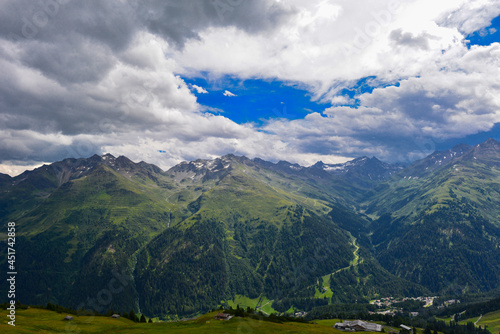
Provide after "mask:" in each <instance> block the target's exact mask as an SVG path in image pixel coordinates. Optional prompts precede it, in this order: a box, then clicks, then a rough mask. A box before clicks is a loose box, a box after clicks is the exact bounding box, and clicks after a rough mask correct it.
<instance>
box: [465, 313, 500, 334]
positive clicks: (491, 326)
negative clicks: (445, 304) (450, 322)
mask: <svg viewBox="0 0 500 334" xmlns="http://www.w3.org/2000/svg"><path fill="white" fill-rule="evenodd" d="M477 319H479V317H475V318H471V319H466V320H464V321H460V323H462V322H463V323H467V322H469V321H472V322H476V321H477ZM477 325H478V326H481V327H484V326H485V325H487V326H488V330H489V331H490V332H491V333H492V334H499V333H500V310H498V311H495V312H490V313H487V314H485V315H483V317H482V318H481V320H479V322H478V323H477Z"/></svg>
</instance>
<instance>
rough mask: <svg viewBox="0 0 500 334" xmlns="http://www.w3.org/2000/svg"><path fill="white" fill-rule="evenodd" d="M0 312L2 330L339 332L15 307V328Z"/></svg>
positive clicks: (325, 324)
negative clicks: (70, 316)
mask: <svg viewBox="0 0 500 334" xmlns="http://www.w3.org/2000/svg"><path fill="white" fill-rule="evenodd" d="M0 314H1V316H2V319H3V321H2V323H1V324H0V332H2V333H75V334H76V333H79V334H85V333H137V334H141V333H144V334H147V333H259V334H260V333H264V334H266V333H297V334H298V333H342V332H340V331H338V330H335V329H333V328H332V325H333V324H334V321H332V320H326V321H318V323H298V322H284V323H274V322H269V321H263V320H258V319H249V318H237V317H236V318H232V319H230V320H228V321H220V320H215V319H214V316H215V315H216V314H217V312H212V313H208V314H205V315H203V316H201V317H199V318H197V319H194V320H188V321H176V322H155V323H151V324H150V323H135V322H132V321H130V320H128V319H124V318H120V319H113V318H110V317H101V316H99V317H92V316H73V320H71V321H65V320H63V319H64V317H65V316H66V314H65V313H57V312H54V311H48V310H42V309H36V308H30V309H26V310H17V312H16V326H15V327H13V326H10V325H8V324H7V320H8V318H7V317H6V315H7V311H6V310H1V311H0ZM366 333H369V332H366Z"/></svg>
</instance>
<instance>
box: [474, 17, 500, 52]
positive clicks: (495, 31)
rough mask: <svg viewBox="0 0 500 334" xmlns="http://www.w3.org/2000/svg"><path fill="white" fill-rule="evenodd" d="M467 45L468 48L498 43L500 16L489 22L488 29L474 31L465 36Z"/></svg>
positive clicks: (499, 40) (499, 38)
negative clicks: (467, 41)
mask: <svg viewBox="0 0 500 334" xmlns="http://www.w3.org/2000/svg"><path fill="white" fill-rule="evenodd" d="M467 40H469V43H468V44H467V46H468V47H469V48H470V47H471V46H472V45H482V46H485V45H490V44H491V43H495V42H500V16H497V17H496V18H494V19H493V20H492V21H491V25H490V26H489V27H486V28H483V29H481V30H479V31H475V32H473V33H472V34H470V35H469V36H467Z"/></svg>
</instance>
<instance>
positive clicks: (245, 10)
mask: <svg viewBox="0 0 500 334" xmlns="http://www.w3.org/2000/svg"><path fill="white" fill-rule="evenodd" d="M134 7H135V9H136V11H137V16H138V17H139V20H140V21H141V22H142V23H143V24H145V25H146V26H147V27H148V29H149V30H150V31H151V32H154V33H157V34H159V35H161V36H163V37H164V38H165V39H166V40H168V41H169V42H172V43H174V44H175V45H177V46H179V47H182V46H183V45H184V43H185V42H186V41H187V40H188V39H189V38H198V32H199V31H201V30H203V29H205V28H207V27H221V26H235V27H238V28H240V29H242V30H245V31H247V32H249V33H258V32H262V31H267V30H272V29H273V28H275V27H277V26H280V25H281V24H282V23H283V21H285V20H287V19H288V18H290V17H291V15H293V14H295V10H293V9H292V8H290V7H287V6H286V5H280V4H275V3H274V4H269V2H267V1H263V0H210V1H206V0H192V1H162V0H149V1H140V2H134Z"/></svg>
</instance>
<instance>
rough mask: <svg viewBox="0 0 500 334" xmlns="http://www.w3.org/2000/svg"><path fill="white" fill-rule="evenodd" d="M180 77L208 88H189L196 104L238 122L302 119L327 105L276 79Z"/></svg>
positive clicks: (296, 87)
mask: <svg viewBox="0 0 500 334" xmlns="http://www.w3.org/2000/svg"><path fill="white" fill-rule="evenodd" d="M183 80H184V81H185V82H186V83H187V84H188V85H189V86H190V87H192V85H196V86H199V87H202V88H204V89H205V90H207V91H208V93H206V94H204V93H198V92H197V90H196V89H192V91H193V93H194V94H195V95H196V96H197V97H198V103H200V104H201V105H203V106H205V107H207V111H209V112H211V113H213V114H216V115H222V116H224V117H227V118H229V119H231V120H232V121H234V122H236V123H239V124H242V123H247V122H254V123H257V124H262V123H263V121H264V120H267V119H272V118H287V119H303V118H304V117H305V116H306V115H307V114H310V113H312V112H322V111H323V110H325V109H326V108H328V107H330V104H327V103H321V102H317V101H312V94H311V93H309V92H308V91H307V90H305V89H302V88H300V87H298V86H293V85H291V84H288V83H287V84H285V83H283V82H280V81H267V80H261V79H248V80H241V79H238V78H234V77H230V76H224V77H221V78H218V79H215V80H211V79H208V78H183Z"/></svg>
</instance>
